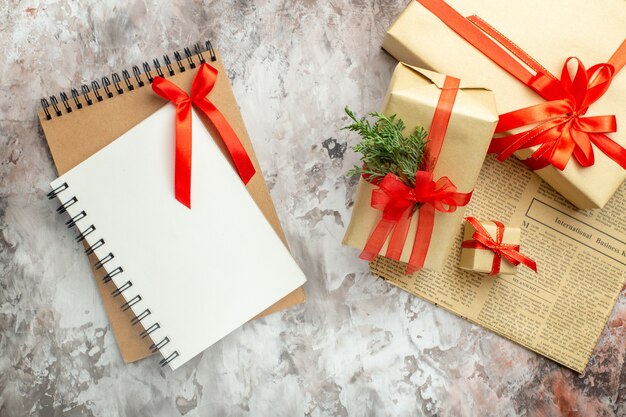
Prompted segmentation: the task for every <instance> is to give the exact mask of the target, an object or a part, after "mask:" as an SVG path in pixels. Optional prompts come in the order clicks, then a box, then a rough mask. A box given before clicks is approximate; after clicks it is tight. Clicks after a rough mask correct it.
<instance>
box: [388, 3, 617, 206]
mask: <svg viewBox="0 0 626 417" xmlns="http://www.w3.org/2000/svg"><path fill="white" fill-rule="evenodd" d="M447 3H448V4H449V5H450V6H452V7H453V8H454V9H456V10H457V11H458V12H459V13H460V14H461V15H463V16H470V15H478V16H479V17H480V18H482V19H484V20H485V21H486V22H487V23H489V24H490V25H492V26H493V27H495V29H497V30H498V31H500V32H502V33H503V34H504V36H506V37H507V38H509V39H510V40H512V41H513V42H515V43H516V44H517V45H518V46H519V47H521V49H522V50H524V51H526V52H527V53H528V54H529V55H530V56H531V57H533V58H535V59H536V60H537V61H538V62H539V63H540V64H541V65H543V66H544V67H545V68H546V69H547V70H548V71H550V72H552V73H553V74H556V75H557V76H560V74H561V70H562V67H563V65H564V63H565V60H566V59H567V58H568V57H578V58H579V59H581V60H582V62H583V63H584V65H585V66H586V68H589V67H591V66H592V65H595V64H599V63H605V62H607V61H608V60H609V58H610V57H611V56H612V55H613V54H614V53H615V51H616V50H617V48H618V47H619V45H620V44H621V43H622V41H623V40H624V38H625V36H626V30H625V29H624V27H625V24H626V23H625V22H626V3H624V1H623V0H604V1H602V3H601V5H600V4H598V3H597V2H591V1H586V0H550V1H544V0H526V1H510V0H507V1H504V2H503V1H502V0H480V1H470V0H448V1H447ZM382 46H383V48H384V49H385V50H386V51H387V52H389V53H390V54H391V55H393V56H394V57H395V58H396V59H398V60H399V61H402V62H406V63H409V64H411V65H419V66H423V67H425V68H431V69H434V70H436V71H441V72H444V73H447V74H451V75H454V76H457V77H460V78H461V79H464V80H466V81H467V82H471V83H474V84H477V85H483V86H485V87H486V88H489V89H491V90H492V91H493V92H494V94H495V96H496V101H497V106H498V112H499V113H507V112H510V111H513V110H517V109H521V108H524V107H528V106H531V105H535V104H538V103H541V102H544V101H545V100H543V99H542V98H541V97H540V96H539V95H537V94H535V93H534V92H533V91H532V90H530V89H529V88H528V87H527V86H525V85H524V84H522V83H521V82H520V81H518V80H517V79H516V78H514V77H513V76H512V75H510V74H508V73H507V72H505V71H504V70H503V69H501V68H500V67H499V66H498V65H497V64H495V63H494V62H493V61H491V60H490V59H489V58H487V57H486V56H484V55H483V54H482V52H480V51H479V50H477V49H476V48H474V47H473V46H472V45H470V44H469V43H468V42H467V41H466V40H464V39H463V38H462V37H461V36H459V35H458V34H457V33H455V32H454V31H453V30H452V29H450V28H449V27H448V26H447V25H446V24H445V23H443V22H442V21H441V20H440V19H439V18H438V17H437V16H435V15H434V14H433V13H431V12H430V11H429V10H427V9H426V8H425V7H424V6H422V5H421V4H419V3H418V2H417V1H411V2H410V4H409V5H408V7H407V8H406V9H405V10H404V11H403V12H402V13H401V14H400V16H399V17H398V19H397V20H396V21H395V23H393V25H392V26H391V27H390V28H389V30H388V31H387V34H386V35H385V38H384V41H383V45H382ZM586 115H587V116H596V115H615V116H616V118H617V126H618V128H617V129H618V130H617V133H612V134H607V136H609V137H610V138H611V139H613V140H614V141H615V142H617V143H618V144H619V145H621V146H622V147H626V70H622V71H621V72H619V73H617V75H616V76H615V77H614V79H613V81H612V84H611V86H610V88H609V89H608V91H607V92H606V93H605V94H604V95H603V96H602V97H601V98H600V99H599V100H598V101H597V102H595V103H593V104H592V105H591V107H590V108H589V111H588V112H587V114H586ZM531 153H532V151H531V150H529V149H521V150H519V151H517V152H516V153H515V155H516V156H517V157H519V158H520V159H526V158H527V157H528V156H530V154H531ZM594 155H595V164H594V165H593V166H591V167H587V168H583V167H581V166H580V165H579V164H578V162H576V161H574V160H570V161H569V163H568V164H567V166H566V167H565V169H564V170H563V171H559V170H558V169H556V168H554V167H552V166H548V167H546V168H543V169H540V170H537V171H535V172H536V173H537V174H538V175H539V176H540V177H541V178H542V179H543V180H545V181H546V182H547V183H549V184H550V185H551V186H552V187H553V188H554V189H555V190H557V191H558V192H559V193H560V194H561V195H562V196H563V197H565V198H566V199H567V200H569V201H570V202H571V203H573V204H574V205H575V206H577V207H579V208H595V207H603V206H604V205H605V204H606V203H607V202H608V200H609V199H610V198H611V196H612V195H613V194H614V193H615V191H616V190H617V189H618V188H619V186H620V185H621V184H622V183H623V181H624V179H626V170H624V169H623V168H621V167H620V166H619V165H618V164H617V163H616V162H615V161H613V160H611V159H610V158H609V157H607V156H606V155H605V154H604V153H603V152H602V151H600V149H598V148H597V147H595V145H594Z"/></svg>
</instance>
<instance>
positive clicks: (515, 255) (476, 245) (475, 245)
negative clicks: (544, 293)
mask: <svg viewBox="0 0 626 417" xmlns="http://www.w3.org/2000/svg"><path fill="white" fill-rule="evenodd" d="M465 220H466V221H467V222H468V223H470V224H471V225H472V226H474V229H476V231H475V232H474V234H473V235H472V240H465V241H463V243H462V244H461V247H462V248H469V249H484V250H490V251H492V252H493V254H494V255H493V263H492V264H491V272H489V275H498V274H499V273H500V266H501V264H502V258H504V259H506V260H507V261H508V262H509V263H510V264H512V265H515V266H517V265H519V264H520V263H521V264H523V265H526V266H527V267H529V268H530V269H532V270H533V271H534V272H537V263H536V262H535V261H533V260H532V259H530V258H529V257H527V256H525V255H522V254H521V253H520V251H519V245H512V244H508V243H502V239H503V237H504V224H502V223H501V222H499V221H496V220H493V222H494V223H495V225H496V227H497V229H496V238H495V239H494V238H493V237H492V236H491V235H490V234H489V233H488V232H487V230H486V229H485V228H484V226H483V225H482V224H480V222H479V221H478V220H476V219H475V218H474V217H466V218H465Z"/></svg>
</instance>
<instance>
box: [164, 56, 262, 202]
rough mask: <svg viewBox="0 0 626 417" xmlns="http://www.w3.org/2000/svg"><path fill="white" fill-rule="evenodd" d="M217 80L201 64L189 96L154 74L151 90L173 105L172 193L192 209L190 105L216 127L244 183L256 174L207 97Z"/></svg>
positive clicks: (214, 73)
mask: <svg viewBox="0 0 626 417" xmlns="http://www.w3.org/2000/svg"><path fill="white" fill-rule="evenodd" d="M216 81H217V70H216V69H215V68H213V67H212V66H210V65H208V64H206V63H203V64H202V65H200V69H199V70H198V73H197V74H196V76H195V78H194V79H193V83H192V85H191V96H189V95H188V94H187V93H186V92H184V91H183V90H181V89H180V88H178V86H177V85H176V84H174V83H173V82H171V81H169V80H166V79H165V78H162V77H155V78H154V81H153V82H152V89H153V90H154V92H155V93H157V94H158V95H159V96H161V97H163V98H164V99H166V100H169V101H171V102H173V103H174V104H175V105H176V157H175V168H174V171H175V174H174V177H175V178H174V182H175V186H174V190H175V192H174V194H175V196H176V200H178V201H179V202H180V203H182V204H183V205H185V206H187V207H188V208H191V148H192V145H191V143H192V141H191V107H192V104H193V105H195V106H196V108H197V109H198V110H199V111H200V112H201V113H203V114H204V115H205V116H206V117H207V118H208V119H209V120H210V121H211V123H212V124H213V126H214V127H215V130H216V131H217V133H218V134H219V135H220V138H221V139H222V141H223V142H224V145H226V149H228V153H229V154H230V156H231V158H232V160H233V162H234V164H235V168H236V169H237V172H238V173H239V176H240V177H241V180H242V181H243V183H244V184H247V183H248V181H250V179H251V178H252V177H253V176H254V174H255V173H256V169H255V168H254V165H253V164H252V161H251V160H250V157H249V156H248V153H247V152H246V150H245V148H244V147H243V145H242V143H241V141H240V140H239V137H238V136H237V134H236V133H235V131H234V130H233V128H232V127H231V126H230V123H228V121H227V120H226V118H225V117H224V115H223V114H222V113H221V112H220V111H219V110H218V109H217V107H215V105H214V104H213V103H211V101H209V99H207V98H206V96H207V95H208V94H209V93H210V92H211V90H212V89H213V87H214V86H215V82H216Z"/></svg>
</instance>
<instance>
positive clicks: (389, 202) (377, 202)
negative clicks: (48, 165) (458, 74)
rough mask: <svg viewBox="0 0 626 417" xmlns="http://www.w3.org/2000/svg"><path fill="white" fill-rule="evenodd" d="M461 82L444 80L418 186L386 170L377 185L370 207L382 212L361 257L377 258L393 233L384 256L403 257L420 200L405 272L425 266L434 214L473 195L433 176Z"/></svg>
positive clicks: (452, 78)
mask: <svg viewBox="0 0 626 417" xmlns="http://www.w3.org/2000/svg"><path fill="white" fill-rule="evenodd" d="M459 84H460V81H459V79H458V78H454V77H446V79H445V81H444V85H443V88H442V91H441V95H440V96H439V101H438V103H437V107H436V109H435V114H434V115H433V120H432V123H431V127H430V130H429V133H428V137H427V139H426V140H427V145H426V152H425V154H424V162H423V164H422V170H420V171H417V173H416V174H415V185H414V187H412V188H411V187H409V186H407V185H406V184H404V183H403V182H402V180H401V179H400V178H398V177H397V176H395V175H393V174H387V175H386V176H385V178H383V180H382V181H381V182H380V183H379V184H378V188H376V189H374V190H373V191H372V201H371V206H372V207H373V208H375V209H376V210H381V211H382V212H383V214H382V218H381V219H380V221H379V222H378V224H377V225H376V228H375V229H374V231H373V232H372V234H371V235H370V237H369V239H368V241H367V243H366V244H365V248H364V249H363V252H362V253H361V255H360V256H359V257H360V258H361V259H365V260H367V261H372V260H374V259H375V258H376V257H377V256H378V255H379V254H380V251H381V249H382V247H383V245H384V244H385V242H386V241H387V238H388V237H389V235H391V238H390V240H389V245H388V247H387V252H386V254H385V256H386V257H388V258H391V259H395V260H400V256H401V255H402V249H403V248H404V244H405V242H406V238H407V234H408V231H409V226H410V224H411V218H412V217H413V213H414V212H415V211H416V210H415V208H416V205H418V204H419V209H418V213H419V216H418V223H417V230H416V231H415V239H414V242H413V249H412V250H411V256H410V258H409V263H408V265H407V269H406V273H407V274H411V273H413V272H415V271H417V270H419V269H421V268H422V267H423V266H424V261H425V259H426V255H427V254H428V247H429V246H430V241H431V237H432V232H433V227H434V224H435V212H436V211H441V212H444V213H451V212H454V211H455V210H456V209H457V207H459V206H465V205H467V204H468V203H469V201H470V198H471V196H472V192H471V191H470V192H469V193H459V192H457V188H456V186H455V185H454V184H453V183H452V181H450V179H449V178H448V177H441V178H440V179H439V180H438V181H434V180H433V170H434V169H435V166H436V164H437V159H438V158H439V154H440V152H441V147H442V145H443V140H444V138H445V136H446V131H447V129H448V123H449V120H450V115H451V114H452V107H453V106H454V101H455V99H456V95H457V92H458V90H459Z"/></svg>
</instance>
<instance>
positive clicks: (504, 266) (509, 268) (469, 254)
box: [459, 221, 521, 275]
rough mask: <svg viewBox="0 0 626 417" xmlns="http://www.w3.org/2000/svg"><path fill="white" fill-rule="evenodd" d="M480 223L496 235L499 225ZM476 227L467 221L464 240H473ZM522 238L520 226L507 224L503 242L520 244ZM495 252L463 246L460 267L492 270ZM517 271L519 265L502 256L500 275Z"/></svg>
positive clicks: (485, 270) (486, 222) (482, 270)
mask: <svg viewBox="0 0 626 417" xmlns="http://www.w3.org/2000/svg"><path fill="white" fill-rule="evenodd" d="M480 224H481V225H482V226H483V227H484V228H485V230H486V231H487V233H489V235H490V236H495V235H496V232H497V229H498V228H497V226H496V225H495V224H494V223H493V222H489V221H480ZM475 231H476V229H475V228H474V226H472V224H471V223H469V222H466V223H465V230H464V232H463V240H464V241H465V240H472V235H473V234H474V232H475ZM520 238H521V230H520V228H519V227H512V226H507V225H505V228H504V233H502V243H507V244H510V245H519V243H520ZM494 256H495V254H494V253H493V252H492V251H490V250H486V249H471V248H461V260H460V261H459V268H461V269H467V270H470V271H475V272H484V273H489V272H491V267H492V264H493V257H494ZM516 272H517V267H516V266H515V265H513V264H511V263H509V262H507V261H506V259H504V258H502V262H501V263H500V273H499V274H498V275H512V274H515V273H516Z"/></svg>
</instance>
